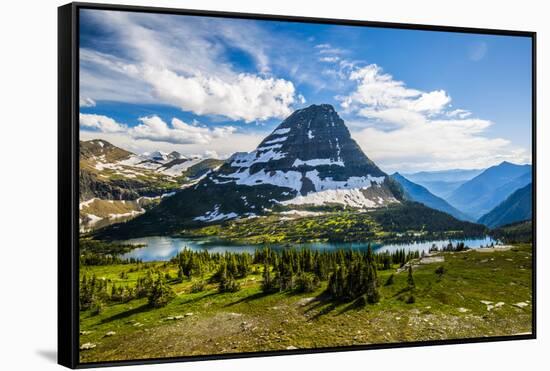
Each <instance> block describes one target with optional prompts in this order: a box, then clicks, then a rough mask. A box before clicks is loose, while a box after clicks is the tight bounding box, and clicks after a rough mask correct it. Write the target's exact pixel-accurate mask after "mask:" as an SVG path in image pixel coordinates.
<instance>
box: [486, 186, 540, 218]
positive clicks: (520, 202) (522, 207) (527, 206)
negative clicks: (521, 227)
mask: <svg viewBox="0 0 550 371" xmlns="http://www.w3.org/2000/svg"><path fill="white" fill-rule="evenodd" d="M532 189H533V185H532V184H531V183H529V184H528V185H526V186H525V187H523V188H520V189H518V190H517V191H515V192H514V193H512V194H511V195H510V196H508V198H506V200H504V201H503V202H502V203H500V204H499V205H498V206H496V207H495V208H494V209H493V210H491V211H490V212H488V213H487V214H485V215H483V216H482V217H481V218H479V220H478V222H479V223H481V224H484V225H486V226H488V227H490V228H495V227H500V226H503V225H507V224H511V223H515V222H520V221H524V220H530V219H532V217H533V194H532Z"/></svg>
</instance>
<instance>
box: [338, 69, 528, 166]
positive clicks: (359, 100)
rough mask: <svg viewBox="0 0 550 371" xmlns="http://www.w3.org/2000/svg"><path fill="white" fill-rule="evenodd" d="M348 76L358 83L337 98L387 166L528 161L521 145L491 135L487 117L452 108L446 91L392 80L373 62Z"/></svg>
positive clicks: (365, 144) (356, 132)
mask: <svg viewBox="0 0 550 371" xmlns="http://www.w3.org/2000/svg"><path fill="white" fill-rule="evenodd" d="M347 78H348V79H349V80H351V81H354V82H355V83H356V86H355V88H354V89H353V91H352V92H351V93H350V94H349V95H347V96H340V97H337V99H338V100H340V102H341V105H342V107H343V108H344V109H345V111H346V113H347V114H351V115H357V116H356V117H360V118H361V121H360V122H352V123H351V125H350V128H351V129H352V135H353V137H354V138H355V139H356V140H357V142H358V143H359V145H360V146H361V147H362V148H363V150H364V151H365V153H366V154H367V155H368V156H369V157H371V158H372V159H373V160H374V161H375V162H376V163H377V164H379V165H380V166H381V167H382V168H383V169H384V170H386V171H396V170H398V171H418V170H436V169H449V168H483V167H488V166H491V165H494V164H496V163H499V162H501V161H504V160H507V161H511V162H516V163H526V162H530V160H531V159H530V155H529V153H528V151H527V150H525V149H524V148H519V147H516V146H513V145H512V144H511V142H510V141H508V140H505V139H502V138H490V137H488V136H487V129H488V128H489V127H490V126H491V125H493V123H492V122H490V121H488V120H483V119H479V118H475V117H471V116H472V113H471V112H470V111H467V110H464V109H454V110H450V102H451V97H450V96H449V95H448V94H447V92H445V91H444V90H434V91H428V92H426V91H421V90H418V89H413V88H409V87H407V86H406V84H405V83H404V82H403V81H398V80H395V79H394V78H393V77H392V76H391V75H389V74H387V73H384V72H383V71H382V69H381V68H380V67H379V66H377V65H374V64H371V65H368V66H365V67H361V68H357V67H356V68H354V69H352V70H351V72H349V73H348V74H347Z"/></svg>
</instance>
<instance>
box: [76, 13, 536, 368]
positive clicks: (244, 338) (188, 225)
mask: <svg viewBox="0 0 550 371" xmlns="http://www.w3.org/2000/svg"><path fill="white" fill-rule="evenodd" d="M531 48H532V40H531V38H529V37H524V36H511V35H496V34H492V35H491V34H481V33H480V34H475V33H458V32H443V31H426V30H414V29H396V28H388V27H372V26H351V25H338V24H321V23H306V22H291V21H282V20H266V19H264V20H260V19H239V18H224V17H209V16H206V15H203V16H199V15H180V14H160V13H147V12H136V11H132V12H128V11H120V10H117V11H115V10H100V9H80V13H79V100H80V102H79V103H80V113H79V137H80V145H79V156H80V158H79V202H80V205H79V218H80V226H79V228H80V237H79V318H80V319H79V326H80V328H79V331H80V335H79V349H80V351H79V359H80V362H82V363H88V362H110V361H122V360H143V359H151V358H156V359H158V358H164V357H187V356H205V355H223V354H240V353H243V352H246V353H249V352H273V351H281V353H284V352H286V351H289V350H308V349H324V348H342V347H353V346H364V345H372V344H387V345H391V344H396V343H410V342H430V341H432V342H433V341H439V340H456V339H463V340H466V341H467V340H468V339H475V338H492V337H500V336H513V335H521V334H531V333H532V331H534V329H533V328H532V324H533V306H532V301H533V291H532V282H533V280H532V259H533V246H532V243H533V233H532V231H533V228H532V218H533V210H532V206H533V202H532V198H533V194H532V193H533V167H532V145H533V143H532V120H533V118H532V114H531V112H532V111H531V109H532V82H531V81H532V80H531V76H532V72H533V71H532V60H531V55H532V50H531Z"/></svg>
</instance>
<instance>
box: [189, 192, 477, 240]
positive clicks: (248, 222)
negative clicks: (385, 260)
mask: <svg viewBox="0 0 550 371" xmlns="http://www.w3.org/2000/svg"><path fill="white" fill-rule="evenodd" d="M484 233H486V228H485V227H484V226H482V225H478V224H474V223H470V222H463V221H459V220H457V219H455V218H453V217H452V216H450V215H448V214H445V213H443V212H440V211H437V210H434V209H430V208H428V207H426V206H424V205H422V204H418V203H411V202H408V203H405V204H403V205H399V206H392V207H387V208H383V209H375V210H371V211H368V212H357V211H339V212H328V213H326V214H324V215H315V216H304V217H297V218H289V217H287V218H286V219H281V217H280V215H277V214H274V215H271V216H267V217H262V218H260V219H258V218H255V219H241V220H236V221H231V222H226V223H223V224H218V225H211V226H206V227H203V228H199V229H194V230H193V229H191V230H186V231H183V232H182V235H190V236H215V237H219V238H222V239H227V240H232V241H236V242H241V243H248V244H261V243H303V242H311V241H346V242H352V241H365V240H369V241H372V240H379V241H392V240H406V239H407V235H410V236H411V237H414V236H416V237H415V238H433V239H438V238H451V237H453V238H460V237H464V236H480V235H483V234H484Z"/></svg>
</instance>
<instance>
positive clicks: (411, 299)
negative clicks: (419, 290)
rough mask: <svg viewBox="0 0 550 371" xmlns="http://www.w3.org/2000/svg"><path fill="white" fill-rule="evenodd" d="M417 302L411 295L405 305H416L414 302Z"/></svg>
mask: <svg viewBox="0 0 550 371" xmlns="http://www.w3.org/2000/svg"><path fill="white" fill-rule="evenodd" d="M415 301H416V299H415V298H414V295H410V296H409V297H408V298H407V300H405V303H407V304H414V302H415Z"/></svg>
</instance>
